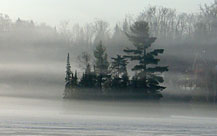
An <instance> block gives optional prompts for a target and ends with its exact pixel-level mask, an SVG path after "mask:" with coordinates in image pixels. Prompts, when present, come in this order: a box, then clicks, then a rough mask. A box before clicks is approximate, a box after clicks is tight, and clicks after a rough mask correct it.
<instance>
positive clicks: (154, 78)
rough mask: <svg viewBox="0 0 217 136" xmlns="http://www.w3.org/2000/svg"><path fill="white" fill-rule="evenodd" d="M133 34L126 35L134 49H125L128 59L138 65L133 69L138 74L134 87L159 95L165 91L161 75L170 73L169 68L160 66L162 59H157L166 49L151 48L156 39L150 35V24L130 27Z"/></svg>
mask: <svg viewBox="0 0 217 136" xmlns="http://www.w3.org/2000/svg"><path fill="white" fill-rule="evenodd" d="M130 30H131V33H126V34H127V37H128V38H129V40H130V41H131V42H132V43H133V45H134V48H133V49H125V50H124V52H125V53H127V55H125V57H126V58H129V59H130V60H131V61H136V62H137V65H135V66H134V67H133V69H132V70H133V71H136V72H137V75H135V76H136V77H134V78H133V79H134V81H136V83H134V86H135V85H136V87H138V88H143V90H144V92H146V93H157V92H158V91H159V90H163V89H165V87H163V86H160V83H163V81H164V80H163V77H162V76H161V75H160V74H161V73H163V72H165V71H168V67H162V66H158V63H159V61H160V59H158V58H156V57H157V56H158V55H159V54H162V53H163V52H164V49H154V50H150V49H149V48H150V47H151V45H152V44H153V43H154V42H155V40H156V38H155V37H151V36H150V35H149V27H148V23H147V22H145V21H137V22H135V23H134V24H133V25H132V26H131V27H130Z"/></svg>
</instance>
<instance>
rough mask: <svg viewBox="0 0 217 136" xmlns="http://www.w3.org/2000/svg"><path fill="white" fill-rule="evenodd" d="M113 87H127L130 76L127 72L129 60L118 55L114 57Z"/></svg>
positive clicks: (112, 67)
mask: <svg viewBox="0 0 217 136" xmlns="http://www.w3.org/2000/svg"><path fill="white" fill-rule="evenodd" d="M112 60H113V61H112V66H111V69H112V73H113V80H112V87H114V88H125V87H127V85H128V82H129V77H128V74H127V68H126V66H127V60H126V58H124V57H122V56H120V55H117V57H116V58H112Z"/></svg>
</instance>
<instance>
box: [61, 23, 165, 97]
mask: <svg viewBox="0 0 217 136" xmlns="http://www.w3.org/2000/svg"><path fill="white" fill-rule="evenodd" d="M126 35H127V37H128V38H129V40H130V41H131V42H132V44H133V45H134V46H133V47H132V48H127V49H124V50H123V51H124V53H125V55H117V56H116V57H112V58H111V63H109V61H108V55H107V53H106V48H105V47H104V46H103V44H102V41H100V42H99V44H98V45H97V46H96V49H95V50H94V51H93V55H94V57H95V60H94V65H92V66H91V65H90V63H89V60H90V59H89V57H88V56H89V55H87V53H83V55H82V56H83V57H80V58H83V59H84V62H86V63H85V72H84V73H83V74H82V76H81V78H80V80H79V81H78V77H77V72H75V73H73V72H71V66H70V60H69V54H68V57H67V66H66V78H65V80H66V85H65V94H64V97H71V96H73V95H74V93H79V92H80V91H81V90H82V89H87V90H91V89H93V90H95V91H96V90H97V91H99V92H100V93H101V94H109V93H111V92H112V93H120V92H121V93H138V94H142V95H144V96H157V97H162V95H161V94H160V91H162V90H164V89H165V88H166V87H163V86H161V83H163V82H164V80H163V77H162V73H163V72H165V71H168V67H166V66H159V65H158V63H159V61H160V59H159V58H157V57H158V55H159V54H162V53H163V52H164V50H163V49H150V47H151V45H152V44H153V43H154V42H155V40H156V38H155V37H151V36H150V35H149V26H148V23H147V22H145V21H137V22H135V23H134V24H133V25H132V26H131V27H130V32H128V33H126ZM131 62H132V63H134V64H135V66H134V67H133V68H132V71H133V72H134V75H132V76H129V74H128V71H127V69H128V68H127V65H128V63H131Z"/></svg>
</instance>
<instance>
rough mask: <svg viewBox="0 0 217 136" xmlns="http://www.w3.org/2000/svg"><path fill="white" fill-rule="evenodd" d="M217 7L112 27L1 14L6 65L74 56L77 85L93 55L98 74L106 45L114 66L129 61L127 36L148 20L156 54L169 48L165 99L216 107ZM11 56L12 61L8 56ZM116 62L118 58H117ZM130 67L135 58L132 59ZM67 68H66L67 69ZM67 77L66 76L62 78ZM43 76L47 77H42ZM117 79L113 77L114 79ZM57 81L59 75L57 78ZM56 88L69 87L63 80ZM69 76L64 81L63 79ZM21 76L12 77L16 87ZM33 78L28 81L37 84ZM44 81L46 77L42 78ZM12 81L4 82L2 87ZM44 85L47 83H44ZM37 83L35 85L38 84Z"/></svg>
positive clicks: (155, 11) (148, 14)
mask: <svg viewBox="0 0 217 136" xmlns="http://www.w3.org/2000/svg"><path fill="white" fill-rule="evenodd" d="M216 9H217V2H213V3H212V4H207V5H201V8H200V12H198V13H192V14H190V13H178V12H177V11H176V10H175V9H170V8H166V7H152V6H151V7H147V8H145V9H144V11H142V12H141V13H140V14H139V15H138V16H131V15H128V16H126V18H124V19H123V21H120V22H117V24H116V25H115V26H112V25H111V24H109V23H108V22H106V21H105V20H100V19H97V20H96V21H94V22H89V23H87V24H84V25H80V24H70V22H67V21H65V22H63V23H61V24H60V25H59V26H57V27H51V26H49V25H46V24H39V23H36V22H34V21H31V20H23V19H20V18H18V19H17V20H16V21H12V19H11V18H10V17H9V16H7V15H3V14H1V15H0V49H1V51H2V52H1V54H0V57H1V58H4V59H2V60H1V62H2V63H6V64H7V63H9V62H12V63H13V61H18V62H19V63H21V64H22V63H27V64H29V63H30V62H34V63H36V64H37V63H38V62H40V63H41V62H43V63H45V64H49V62H57V63H58V64H59V63H63V62H64V61H65V56H66V54H67V53H68V52H69V53H70V57H71V63H73V65H72V72H73V74H74V76H75V75H76V74H75V73H76V72H75V70H76V69H77V78H78V79H77V80H78V81H79V82H80V80H81V79H82V77H83V71H86V64H85V62H84V60H83V59H82V56H85V55H87V56H89V57H90V58H91V59H90V62H89V63H90V64H92V65H91V66H90V67H91V72H94V65H93V64H94V63H95V56H94V53H93V51H94V50H95V49H96V47H97V46H98V45H99V43H100V41H101V42H102V45H103V47H105V48H106V52H107V55H108V56H107V60H108V62H110V66H111V65H112V62H113V61H114V59H118V56H117V55H119V59H120V58H123V57H124V55H126V52H124V51H123V50H124V49H126V48H129V49H132V48H133V46H132V42H131V41H130V40H129V38H128V36H127V35H126V33H128V32H129V31H130V27H131V26H132V25H133V24H134V23H135V22H137V21H145V22H147V23H148V26H149V35H150V37H157V39H156V41H155V42H154V43H153V45H152V46H151V47H150V49H164V54H162V55H161V56H160V59H161V61H160V62H159V65H162V66H169V71H168V72H165V73H164V74H163V77H164V79H165V82H164V86H166V87H167V88H166V89H165V90H164V91H163V92H162V94H163V95H164V96H165V95H167V94H168V95H174V96H176V97H185V96H188V98H189V99H190V101H205V102H211V103H216V97H217V89H216V88H217V87H216V84H217V83H216V82H217V72H216V71H217V70H216V69H217V60H216V58H217V54H216V50H217V46H216V45H217V40H216V35H217V20H216V18H217V12H216V11H217V10H216ZM5 56H6V57H5ZM112 58H114V59H112ZM127 61H129V62H130V59H129V58H127ZM134 65H135V63H134V62H130V63H128V64H127V74H128V76H129V79H130V80H132V79H131V78H132V77H133V76H134V74H135V73H134V72H131V69H132V68H133V66H134ZM63 67H64V66H63ZM62 75H63V73H62ZM38 76H43V75H40V74H38ZM110 76H111V75H110ZM54 77H55V76H54ZM47 78H48V77H45V80H46V81H48V80H49V81H50V82H52V84H54V85H55V84H61V85H63V84H64V83H63V82H61V81H62V80H61V81H60V78H56V79H55V81H52V80H50V79H47ZM63 78H64V77H61V79H63ZM16 79H19V76H17V77H16V78H13V76H12V78H10V82H12V81H13V82H12V83H14V84H16V82H17V80H16ZM31 79H34V78H32V75H30V76H29V77H28V80H30V81H31ZM39 79H40V78H39ZM6 80H7V79H1V82H2V83H5V82H7V81H6ZM8 80H9V77H8ZM38 81H41V80H38ZM32 84H35V80H32Z"/></svg>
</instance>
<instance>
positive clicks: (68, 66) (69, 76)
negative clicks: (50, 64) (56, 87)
mask: <svg viewBox="0 0 217 136" xmlns="http://www.w3.org/2000/svg"><path fill="white" fill-rule="evenodd" d="M71 74H72V72H71V65H70V57H69V53H68V55H67V62H66V77H65V82H66V86H69V84H70V81H71V79H72V76H71Z"/></svg>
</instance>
